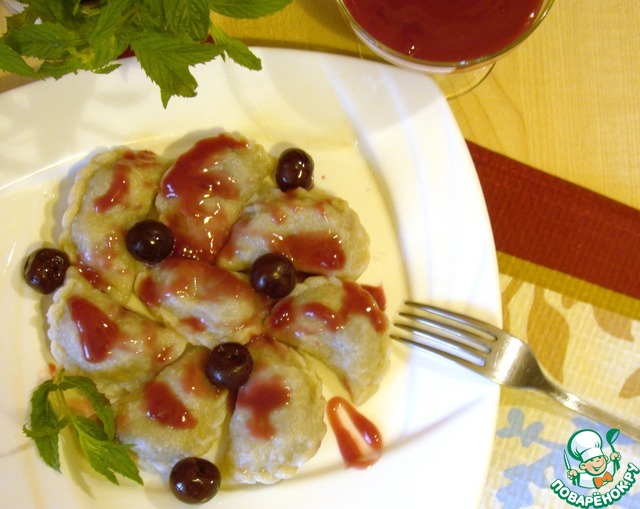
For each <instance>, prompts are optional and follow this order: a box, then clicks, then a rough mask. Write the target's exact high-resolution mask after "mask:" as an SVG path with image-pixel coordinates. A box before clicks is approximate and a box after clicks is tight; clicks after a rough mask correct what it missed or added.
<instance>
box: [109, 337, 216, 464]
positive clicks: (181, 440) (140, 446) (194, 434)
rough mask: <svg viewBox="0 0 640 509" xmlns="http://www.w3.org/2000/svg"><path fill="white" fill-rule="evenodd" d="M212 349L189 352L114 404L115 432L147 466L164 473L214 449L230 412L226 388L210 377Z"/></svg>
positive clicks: (191, 350)
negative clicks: (208, 367)
mask: <svg viewBox="0 0 640 509" xmlns="http://www.w3.org/2000/svg"><path fill="white" fill-rule="evenodd" d="M208 356H209V350H208V349H206V348H204V347H189V348H188V349H187V351H186V352H185V354H184V355H183V356H182V357H181V358H180V359H179V360H178V361H176V362H175V363H173V364H172V365H171V366H168V367H167V368H166V369H164V370H163V371H162V372H161V373H160V374H158V375H157V376H156V377H155V378H153V379H152V380H150V381H149V382H147V383H146V384H145V385H144V386H143V387H141V388H139V389H137V390H136V391H134V392H132V393H130V394H127V395H126V396H123V397H122V398H120V399H119V400H118V401H117V402H116V404H115V405H114V410H115V415H116V435H117V437H118V439H119V440H120V441H121V442H122V443H125V444H133V452H134V453H135V454H136V455H137V456H138V461H139V463H140V465H141V466H142V467H143V468H145V469H146V470H151V471H157V472H161V473H166V472H167V471H168V470H169V469H171V467H173V465H174V464H175V463H176V462H177V461H178V460H180V459H182V458H184V457H187V456H204V455H206V454H207V453H209V451H210V450H212V448H215V446H216V444H217V442H218V440H219V439H220V436H221V434H222V430H223V429H224V427H225V421H226V419H227V416H228V407H227V397H228V391H227V390H225V389H220V388H217V387H215V386H214V385H213V384H212V383H211V382H210V381H209V379H208V378H207V375H206V373H205V365H206V362H207V358H208Z"/></svg>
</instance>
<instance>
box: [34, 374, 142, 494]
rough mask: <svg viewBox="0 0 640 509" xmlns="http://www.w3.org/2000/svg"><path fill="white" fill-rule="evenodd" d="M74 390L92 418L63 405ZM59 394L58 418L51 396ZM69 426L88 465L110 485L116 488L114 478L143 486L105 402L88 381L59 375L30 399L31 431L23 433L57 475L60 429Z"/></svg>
mask: <svg viewBox="0 0 640 509" xmlns="http://www.w3.org/2000/svg"><path fill="white" fill-rule="evenodd" d="M67 390H73V391H74V392H75V393H79V394H80V395H82V396H84V397H85V398H86V399H87V401H88V402H89V403H90V404H91V406H92V408H93V409H94V411H95V415H93V416H91V417H86V416H84V415H81V414H75V413H74V412H73V411H72V410H71V408H70V407H69V405H68V404H67V402H66V399H65V397H64V391H67ZM54 392H58V393H59V394H57V396H58V397H57V398H55V399H54V402H56V403H57V406H58V407H59V408H58V411H60V412H61V413H63V415H64V417H63V418H59V417H58V414H57V412H56V410H55V409H54V407H53V405H52V403H51V398H50V395H51V394H52V393H54ZM68 425H71V427H72V429H73V431H74V432H75V436H76V437H77V439H78V443H79V445H80V449H81V450H82V452H83V453H84V455H85V457H86V458H87V460H88V461H89V464H90V465H91V466H92V467H93V468H94V469H95V470H96V471H97V472H99V473H100V474H102V475H104V476H105V477H106V478H107V479H108V480H109V481H111V482H113V483H115V484H118V479H117V478H116V474H120V475H122V476H124V477H127V478H129V479H132V480H133V481H135V482H137V483H140V484H142V479H141V477H140V474H139V472H138V467H137V466H136V464H135V462H134V461H133V458H132V457H131V454H130V450H131V446H129V445H124V444H121V443H119V442H117V441H116V439H115V419H114V415H113V410H112V408H111V405H110V403H109V401H108V400H107V398H106V397H105V396H104V395H103V394H102V393H101V392H100V391H98V389H97V388H96V385H95V383H94V382H93V381H92V380H91V379H90V378H87V377H83V376H70V375H65V374H64V372H63V371H60V372H58V374H56V376H55V377H54V379H53V380H47V381H46V382H43V383H42V384H41V385H40V386H39V387H38V388H37V389H36V390H35V391H34V392H33V394H32V396H31V415H30V427H28V426H24V427H23V431H24V433H25V434H26V435H27V436H28V437H29V438H31V439H33V440H34V442H35V443H36V447H37V448H38V452H39V453H40V456H41V457H42V459H43V460H44V461H45V463H46V464H47V465H49V466H50V467H52V468H54V469H55V470H57V471H60V455H59V450H58V436H59V433H60V431H61V430H62V429H64V428H65V427H67V426H68Z"/></svg>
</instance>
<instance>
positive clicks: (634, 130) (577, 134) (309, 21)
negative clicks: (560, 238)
mask: <svg viewBox="0 0 640 509" xmlns="http://www.w3.org/2000/svg"><path fill="white" fill-rule="evenodd" d="M0 14H6V9H5V7H4V6H0ZM639 23H640V2H629V1H628V0H609V1H607V2H595V1H593V0H571V1H566V0H556V2H555V5H554V6H553V8H552V9H551V12H550V13H549V15H548V16H547V19H546V20H545V21H544V22H543V23H542V24H541V26H540V27H539V29H538V30H537V31H536V32H535V33H534V34H533V35H532V36H531V37H530V38H529V39H528V40H527V41H525V43H524V44H523V45H521V46H520V47H519V48H518V49H517V50H515V51H514V52H512V53H511V54H509V55H507V56H506V57H505V58H504V59H502V60H501V61H500V62H499V63H498V65H497V66H496V67H495V69H494V70H493V72H492V73H491V75H490V76H489V78H488V79H487V80H485V82H483V83H482V84H481V85H480V86H479V87H478V88H477V89H476V90H474V91H472V92H470V93H468V94H466V95H464V96H463V97H461V98H458V99H453V100H451V101H450V105H451V108H452V110H453V112H454V114H455V117H456V119H457V121H458V123H459V125H460V128H461V129H462V132H463V134H464V136H465V137H466V138H467V139H469V140H471V141H474V142H476V143H478V144H480V145H482V146H485V147H487V148H490V149H493V150H495V151H498V152H500V153H503V154H505V155H507V156H510V157H513V158H515V159H517V160H519V161H522V162H525V163H528V164H531V165H533V166H535V167H537V168H539V169H542V170H544V171H546V172H548V173H551V174H553V175H556V176H558V177H561V178H564V179H566V180H569V181H571V182H573V183H576V184H579V185H581V186H584V187H587V188H589V189H591V190H593V191H596V192H599V193H602V194H604V195H606V196H608V197H610V198H613V199H615V200H617V201H620V202H622V203H625V204H627V205H631V206H633V207H635V208H640V66H639V65H638V59H639V56H640V30H638V24H639ZM223 24H224V26H225V28H226V29H227V30H228V31H229V32H230V33H231V34H232V35H234V36H237V37H240V38H242V39H243V40H245V41H246V42H247V43H250V44H256V45H266V46H285V47H296V48H305V49H314V50H320V51H330V52H337V53H346V54H354V55H361V56H363V57H365V58H369V57H371V54H370V53H369V51H368V50H367V49H366V48H364V47H363V46H362V45H361V44H360V43H359V42H358V41H357V39H356V37H355V36H354V35H353V34H352V33H351V31H350V29H349V27H348V26H347V24H346V23H345V21H344V20H343V18H342V16H341V14H340V12H339V11H338V8H337V5H336V3H335V1H333V0H295V2H294V3H293V4H292V5H290V6H289V7H287V8H286V9H285V10H284V11H282V12H281V13H278V14H276V15H273V16H270V17H268V18H263V19H260V20H256V21H246V22H245V21H243V22H236V21H231V22H226V21H224V23H223ZM26 81H28V80H25V79H24V78H19V77H16V76H11V75H6V74H5V75H0V91H4V90H8V89H10V88H13V87H16V86H20V85H22V84H24V83H25V82H26Z"/></svg>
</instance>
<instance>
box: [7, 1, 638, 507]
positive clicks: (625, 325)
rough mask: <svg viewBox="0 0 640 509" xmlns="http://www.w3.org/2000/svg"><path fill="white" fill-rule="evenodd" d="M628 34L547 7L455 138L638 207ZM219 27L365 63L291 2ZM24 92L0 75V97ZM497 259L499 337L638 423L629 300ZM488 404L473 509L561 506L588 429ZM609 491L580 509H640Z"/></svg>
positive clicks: (308, 4)
mask: <svg viewBox="0 0 640 509" xmlns="http://www.w3.org/2000/svg"><path fill="white" fill-rule="evenodd" d="M0 14H3V15H4V14H6V12H5V11H4V8H3V7H0ZM639 23H640V2H633V1H628V0H610V1H608V2H595V1H587V0H572V1H567V0H556V4H555V6H554V7H553V8H552V10H551V13H550V14H549V15H548V17H547V19H546V20H545V21H544V23H543V24H542V25H541V27H540V28H539V29H538V31H537V32H536V33H535V34H534V35H533V36H532V37H531V38H530V39H528V40H527V41H526V42H525V43H524V44H523V45H522V46H521V47H520V48H518V49H517V50H516V51H514V52H513V53H511V54H509V55H508V56H506V57H505V58H504V59H503V60H501V61H500V62H499V63H498V65H497V66H496V68H495V69H494V71H493V72H492V74H491V75H490V76H489V78H488V79H487V80H486V81H485V82H484V83H483V84H482V85H481V86H480V87H478V88H477V89H476V90H474V91H472V92H471V93H469V94H467V95H465V96H463V97H460V98H458V99H455V100H452V101H450V106H451V108H452V110H453V112H454V115H455V117H456V119H457V121H458V123H459V125H460V127H461V129H462V132H463V134H464V136H465V138H467V139H468V140H469V141H472V142H475V143H477V144H478V145H480V146H482V147H486V148H488V149H491V150H493V151H495V152H498V153H500V154H504V155H506V156H509V157H510V158H513V159H516V160H518V161H521V162H524V163H527V164H528V165H531V166H533V167H535V168H539V169H541V170H543V171H544V172H546V173H548V174H550V175H555V176H557V177H560V178H561V179H564V180H566V181H569V182H572V183H575V184H577V185H578V186H582V187H584V188H587V189H590V190H593V191H595V192H597V193H600V194H602V195H604V196H606V197H608V198H611V199H613V200H616V201H618V202H621V203H623V204H626V205H629V206H630V207H632V208H633V209H640V143H638V140H640V94H639V93H638V92H639V91H640V66H638V65H637V60H638V55H639V54H640V51H639V50H640V30H638V24H639ZM224 25H225V28H226V29H227V31H228V32H230V33H231V34H233V35H235V36H238V37H241V38H242V39H244V40H245V41H246V42H247V43H250V44H256V45H267V46H284V47H296V48H305V49H313V50H318V51H330V52H336V53H345V54H351V55H361V56H362V57H363V58H371V55H370V53H369V52H368V51H367V50H366V49H365V48H364V47H363V46H362V45H361V44H360V43H358V41H357V40H356V38H355V37H354V36H353V35H352V33H351V32H350V30H349V28H348V27H347V25H346V23H345V22H344V20H343V19H342V18H341V16H340V13H339V12H338V9H337V7H336V5H335V3H334V1H333V0H296V1H295V2H294V3H293V4H292V5H291V6H289V7H288V8H287V9H285V10H284V11H283V12H281V13H279V14H277V15H274V16H272V17H269V18H265V19H261V20H257V21H247V22H244V21H243V22H238V21H225V22H224ZM26 81H28V80H25V79H23V78H18V77H16V76H11V75H6V74H4V75H2V74H0V91H4V90H8V89H10V88H13V87H16V86H20V85H22V84H24V83H25V82H26ZM524 206H526V204H525V205H524ZM638 226H639V228H640V223H639V224H638ZM498 262H499V268H500V273H501V276H500V277H501V284H502V291H503V309H504V316H505V328H507V329H508V330H510V331H512V332H513V333H514V334H516V335H518V336H520V337H522V338H523V339H525V340H527V341H529V342H530V343H531V344H532V346H533V347H534V349H535V350H536V352H537V353H538V355H539V356H540V359H541V361H542V363H543V364H544V365H545V367H546V368H547V369H548V370H549V371H550V372H551V373H552V374H553V375H554V376H555V377H556V378H558V379H559V380H560V381H561V382H562V384H563V385H564V386H566V387H567V388H568V389H570V390H573V391H575V392H576V393H579V394H581V395H584V396H586V397H588V398H590V399H593V400H595V401H597V402H598V403H599V404H601V405H602V406H603V407H604V408H606V409H609V410H611V411H614V412H617V413H619V414H621V415H623V416H625V417H626V418H627V419H630V420H636V421H637V420H640V418H639V416H640V411H639V408H638V402H639V396H640V300H638V299H637V298H636V297H630V296H628V295H623V294H620V293H618V292H616V291H612V290H611V289H609V288H605V287H603V286H600V285H598V284H593V283H592V282H589V281H584V280H581V279H580V278H576V277H573V276H569V275H567V274H565V273H562V272H559V271H556V270H551V269H549V268H548V267H546V266H544V264H537V263H531V262H530V261H527V260H523V259H522V258H520V257H517V256H512V255H510V254H508V253H504V252H500V253H499V255H498ZM629 263H630V264H633V263H635V264H636V265H637V264H638V261H637V260H629ZM635 277H640V276H635ZM600 382H605V383H604V384H603V383H600ZM501 394H502V395H501V401H500V408H499V417H498V422H497V425H496V434H495V440H494V450H493V455H492V458H491V464H490V469H489V475H488V478H487V481H486V490H485V492H484V495H483V499H482V503H481V505H482V507H486V508H495V507H503V508H506V509H516V508H518V509H519V508H527V507H551V508H566V507H568V506H570V502H571V500H570V498H568V497H570V496H571V495H569V494H568V493H567V491H566V490H565V491H562V490H561V489H560V488H559V487H558V488H557V489H556V491H554V490H553V489H552V488H551V485H552V483H554V481H555V480H556V479H558V480H560V481H562V482H563V483H564V484H563V485H565V484H566V485H567V487H568V488H567V489H569V490H575V491H576V492H578V489H577V488H575V487H573V486H571V485H570V482H569V481H568V480H567V478H566V470H565V466H564V457H563V453H564V451H565V450H566V449H567V441H568V439H569V438H570V436H571V435H572V434H573V433H574V432H575V431H578V430H580V429H583V428H588V427H593V425H592V424H591V423H588V422H586V421H584V420H582V419H580V418H577V417H575V416H572V415H570V414H568V413H567V412H564V411H563V410H561V408H560V407H558V406H556V405H553V404H550V403H549V401H548V400H547V399H545V398H544V397H542V396H540V395H536V394H532V393H528V392H523V391H517V390H512V389H504V390H502V393H501ZM597 431H599V432H601V434H602V435H603V436H604V433H605V432H606V431H607V430H606V429H600V428H598V429H597ZM602 447H603V452H605V453H606V454H610V453H611V448H610V447H609V446H608V444H607V443H606V442H605V443H604V444H603V446H602ZM615 449H616V450H617V451H619V452H620V453H621V454H622V460H621V462H620V464H621V471H619V472H618V473H617V474H616V475H617V477H616V478H615V479H616V482H619V481H620V480H621V479H622V477H621V476H622V474H623V472H622V470H624V469H626V468H630V467H629V465H634V464H635V465H640V445H639V444H636V443H633V442H632V441H630V440H629V439H628V438H626V437H622V436H621V437H620V438H619V439H618V441H617V442H616V443H615ZM570 462H571V465H572V466H574V467H575V466H576V465H577V461H576V460H575V459H573V458H570ZM556 486H559V485H557V484H556ZM610 486H613V484H610V485H609V487H610ZM609 487H605V488H603V489H602V490H601V491H602V495H600V498H599V499H598V496H596V497H595V498H596V499H598V500H593V497H592V500H591V504H592V506H595V507H598V505H596V504H598V502H599V503H601V504H605V505H608V506H609V507H625V508H632V507H636V508H637V507H640V483H637V485H631V486H630V488H629V489H628V491H627V492H625V493H622V494H620V496H619V497H617V498H616V493H614V492H611V491H610V488H609ZM461 489H463V488H462V487H461ZM580 493H588V492H587V491H584V490H583V491H581V492H580ZM576 496H577V495H576ZM603 497H604V498H603ZM603 500H604V502H603ZM609 500H610V501H611V503H609ZM574 502H575V500H574ZM574 505H575V504H574ZM605 505H602V506H605ZM427 506H428V504H427Z"/></svg>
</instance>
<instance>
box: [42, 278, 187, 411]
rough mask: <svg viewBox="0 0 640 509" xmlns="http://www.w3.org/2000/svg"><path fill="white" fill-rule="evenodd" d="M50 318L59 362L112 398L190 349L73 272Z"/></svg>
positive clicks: (180, 338)
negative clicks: (87, 377)
mask: <svg viewBox="0 0 640 509" xmlns="http://www.w3.org/2000/svg"><path fill="white" fill-rule="evenodd" d="M47 319H48V322H49V330H48V336H49V339H50V340H51V353H52V355H53V357H54V358H55V359H56V361H57V362H58V363H60V365H62V367H63V368H64V369H65V370H66V371H67V372H69V373H72V374H79V375H85V376H90V377H91V378H92V379H93V381H94V382H96V385H97V386H98V388H99V389H100V390H101V391H102V392H104V393H105V394H106V395H107V396H108V397H110V398H112V399H113V398H115V397H117V396H119V395H121V394H122V393H124V392H128V391H131V390H134V389H135V388H137V387H139V386H141V385H142V384H143V383H145V382H146V381H148V380H150V379H151V378H153V377H154V376H155V375H156V374H157V373H159V372H160V371H161V370H162V369H164V368H165V367H166V366H167V365H169V364H171V363H172V362H174V361H175V360H176V359H177V358H178V357H180V355H181V354H182V352H183V351H184V349H185V347H186V345H187V342H186V340H185V339H184V337H183V336H181V335H180V334H178V333H176V332H175V331H173V330H172V329H168V328H166V327H163V326H162V325H160V324H158V323H157V322H155V321H153V320H151V319H150V318H147V317H145V316H142V315H140V314H137V313H134V312H132V311H130V310H128V309H126V308H124V307H123V306H122V305H120V304H119V303H118V302H117V301H115V300H113V299H112V298H111V297H110V296H108V295H107V294H105V293H102V292H100V291H99V290H97V289H95V288H93V287H92V286H91V285H90V284H89V282H88V281H87V280H86V279H85V278H84V277H83V276H82V275H81V274H80V273H79V272H78V270H77V269H75V268H73V267H71V268H69V269H68V270H67V274H66V278H65V283H64V285H63V286H62V287H60V288H59V289H58V290H57V291H56V293H55V294H54V297H53V304H52V305H51V307H50V308H49V311H48V313H47Z"/></svg>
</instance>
